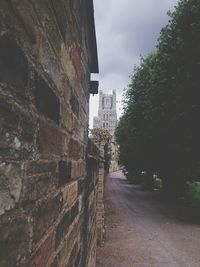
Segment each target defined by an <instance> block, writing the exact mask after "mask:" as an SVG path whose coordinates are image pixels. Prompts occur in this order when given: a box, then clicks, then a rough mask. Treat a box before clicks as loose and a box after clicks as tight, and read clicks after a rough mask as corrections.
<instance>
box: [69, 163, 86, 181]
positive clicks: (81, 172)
mask: <svg viewBox="0 0 200 267" xmlns="http://www.w3.org/2000/svg"><path fill="white" fill-rule="evenodd" d="M85 165H86V164H85V162H84V161H83V160H78V161H76V160H72V169H71V177H72V178H73V179H77V178H80V177H84V176H85V175H86V166H85Z"/></svg>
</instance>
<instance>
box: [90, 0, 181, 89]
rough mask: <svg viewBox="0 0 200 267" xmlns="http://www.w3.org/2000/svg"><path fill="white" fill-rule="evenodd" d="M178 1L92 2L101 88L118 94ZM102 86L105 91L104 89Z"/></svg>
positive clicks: (120, 0) (130, 0)
mask: <svg viewBox="0 0 200 267" xmlns="http://www.w3.org/2000/svg"><path fill="white" fill-rule="evenodd" d="M176 3H177V0H140V1H139V0H94V4H95V20H96V32H97V43H98V54H99V65H100V74H99V80H100V87H101V89H103V90H112V89H113V88H111V87H114V88H115V89H117V90H119V91H121V90H123V88H124V87H126V86H127V84H128V83H129V75H130V74H131V73H132V70H133V66H134V65H135V64H137V63H138V62H139V58H140V55H142V56H145V55H146V54H148V53H149V52H151V51H152V50H153V49H154V47H155V45H156V42H157V38H158V37H159V32H160V30H161V28H162V27H163V26H164V25H165V24H166V23H167V21H168V17H167V15H166V13H167V11H168V10H169V9H172V8H173V7H174V5H175V4H176ZM104 87H105V88H104Z"/></svg>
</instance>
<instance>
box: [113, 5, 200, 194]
mask: <svg viewBox="0 0 200 267" xmlns="http://www.w3.org/2000/svg"><path fill="white" fill-rule="evenodd" d="M169 16H170V21H169V23H168V25H167V26H166V27H165V28H163V29H162V31H161V34H160V38H159V40H158V45H157V49H156V51H155V53H153V54H151V55H149V56H147V57H146V58H145V59H142V60H141V63H140V66H139V67H138V68H135V70H134V74H133V76H132V79H131V83H130V85H129V86H128V89H127V91H126V94H125V103H124V105H125V108H124V115H123V116H122V118H121V120H120V122H119V125H118V128H117V131H116V136H117V140H118V142H119V144H120V150H121V161H122V162H123V163H124V164H125V166H126V167H127V168H129V169H133V170H136V171H141V170H147V171H149V172H150V173H152V172H154V171H155V172H159V173H160V175H161V176H162V177H163V182H164V187H165V191H166V192H167V193H168V194H169V193H170V195H182V194H183V193H184V189H185V181H186V179H192V178H193V177H195V176H196V175H197V174H198V172H199V162H200V156H199V151H200V142H199V136H200V127H199V122H198V121H199V117H200V74H199V68H200V49H199V47H200V2H199V1H198V0H182V1H180V3H179V4H178V6H177V7H176V8H175V11H174V12H173V13H169Z"/></svg>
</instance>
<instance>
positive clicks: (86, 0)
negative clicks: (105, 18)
mask: <svg viewBox="0 0 200 267" xmlns="http://www.w3.org/2000/svg"><path fill="white" fill-rule="evenodd" d="M91 16H92V1H90V0H83V1H79V0H42V1H41V0H40V1H39V0H34V1H32V0H29V1H28V0H1V1H0V112H1V117H0V266H1V267H14V266H27V267H33V266H35V267H47V266H51V267H56V266H59V267H60V266H63V267H65V266H68V267H73V266H80V267H84V266H88V267H93V266H95V253H96V246H95V240H96V239H95V238H96V223H95V222H96V218H95V216H96V215H95V213H96V197H97V192H96V186H97V178H96V177H97V172H98V162H97V160H98V156H97V155H98V152H97V151H95V149H94V148H93V150H91V151H93V152H91V151H90V150H88V153H89V154H90V156H89V157H88V160H87V156H86V155H87V143H88V137H87V135H88V134H87V131H88V112H89V106H88V100H89V90H90V73H91V72H96V71H97V69H98V66H97V62H96V51H91V50H92V49H95V48H96V47H95V40H94V25H93V24H92V18H91ZM91 36H92V37H91ZM91 38H93V40H91ZM90 147H92V145H90ZM90 149H91V148H90ZM87 161H88V164H89V165H88V164H87ZM87 165H88V166H89V167H88V175H86V171H87Z"/></svg>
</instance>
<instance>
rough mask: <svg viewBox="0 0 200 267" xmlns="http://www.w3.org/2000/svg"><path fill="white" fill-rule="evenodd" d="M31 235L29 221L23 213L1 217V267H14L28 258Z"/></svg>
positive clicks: (15, 212)
mask: <svg viewBox="0 0 200 267" xmlns="http://www.w3.org/2000/svg"><path fill="white" fill-rule="evenodd" d="M31 235H32V230H31V227H30V223H29V219H28V218H27V217H26V215H25V214H23V212H21V211H18V212H17V211H14V212H9V213H7V214H5V215H3V216H1V223H0V237H1V238H0V266H1V267H8V266H9V267H15V266H17V262H24V261H25V260H26V259H27V258H28V256H29V253H30V251H31ZM19 266H20V264H19ZM21 266H22V265H21Z"/></svg>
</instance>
